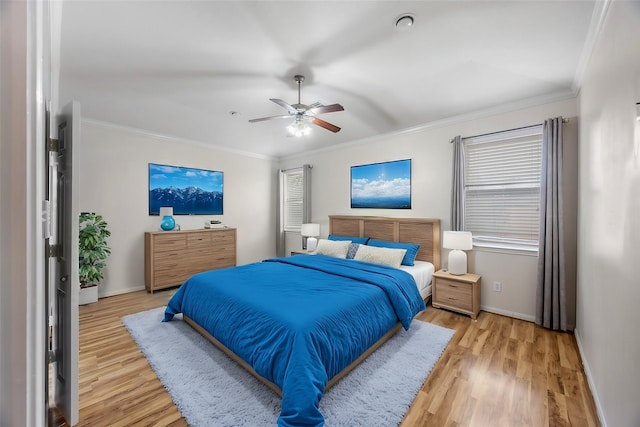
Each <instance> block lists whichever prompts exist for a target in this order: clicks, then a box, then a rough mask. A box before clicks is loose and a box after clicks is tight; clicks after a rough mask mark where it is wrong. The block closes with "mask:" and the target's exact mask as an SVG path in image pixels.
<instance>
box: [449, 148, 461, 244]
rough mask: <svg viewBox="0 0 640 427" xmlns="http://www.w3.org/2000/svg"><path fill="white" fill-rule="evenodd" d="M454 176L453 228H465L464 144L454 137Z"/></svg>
mask: <svg viewBox="0 0 640 427" xmlns="http://www.w3.org/2000/svg"><path fill="white" fill-rule="evenodd" d="M452 143H453V178H452V181H451V230H453V231H462V230H464V199H463V194H464V144H463V143H462V138H461V137H460V135H458V136H456V137H455V138H453V141H452Z"/></svg>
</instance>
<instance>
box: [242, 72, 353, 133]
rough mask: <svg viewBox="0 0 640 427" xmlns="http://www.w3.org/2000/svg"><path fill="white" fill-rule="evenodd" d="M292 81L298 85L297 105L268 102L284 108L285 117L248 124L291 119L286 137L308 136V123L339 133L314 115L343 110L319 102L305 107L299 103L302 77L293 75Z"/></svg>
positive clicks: (252, 121)
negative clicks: (285, 111)
mask: <svg viewBox="0 0 640 427" xmlns="http://www.w3.org/2000/svg"><path fill="white" fill-rule="evenodd" d="M293 78H294V80H295V81H296V83H297V84H298V103H297V104H293V105H290V104H287V103H286V102H284V101H283V100H281V99H277V98H270V99H269V100H270V101H273V102H275V103H276V104H278V105H279V106H281V107H283V108H285V109H286V110H287V113H288V114H286V115H282V116H270V117H262V118H259V119H251V120H249V122H250V123H255V122H262V121H265V120H272V119H288V118H293V119H294V121H293V123H291V125H289V126H288V127H287V135H288V136H303V135H307V134H309V131H310V130H311V128H310V127H309V126H308V123H312V124H314V125H316V126H320V127H322V128H325V129H327V130H330V131H331V132H339V131H340V128H339V127H338V126H336V125H334V124H332V123H329V122H326V121H324V120H322V119H319V118H318V117H316V114H322V113H332V112H334V111H343V110H344V108H343V107H342V105H340V104H331V105H322V104H321V103H320V102H315V103H313V104H311V105H305V104H301V103H300V86H301V85H302V82H303V81H304V76H302V75H299V74H298V75H295V76H294V77H293Z"/></svg>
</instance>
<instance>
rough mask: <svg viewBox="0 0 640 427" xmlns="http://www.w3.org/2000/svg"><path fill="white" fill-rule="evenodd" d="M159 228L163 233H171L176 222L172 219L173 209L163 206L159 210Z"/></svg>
mask: <svg viewBox="0 0 640 427" xmlns="http://www.w3.org/2000/svg"><path fill="white" fill-rule="evenodd" d="M160 218H162V220H161V221H162V222H161V223H160V228H162V229H163V230H164V231H171V230H173V229H174V227H175V226H176V220H175V219H173V207H170V206H165V207H161V208H160Z"/></svg>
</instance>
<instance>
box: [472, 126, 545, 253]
mask: <svg viewBox="0 0 640 427" xmlns="http://www.w3.org/2000/svg"><path fill="white" fill-rule="evenodd" d="M463 141H464V144H465V181H464V182H465V192H464V228H465V230H466V231H470V232H471V233H472V234H473V241H474V245H476V246H486V247H499V248H507V249H519V250H526V251H537V249H538V234H539V216H540V215H539V203H540V173H541V161H542V125H540V126H532V127H527V128H522V129H516V130H511V131H505V132H497V133H493V134H490V135H483V136H479V137H472V138H465V139H464V140H463Z"/></svg>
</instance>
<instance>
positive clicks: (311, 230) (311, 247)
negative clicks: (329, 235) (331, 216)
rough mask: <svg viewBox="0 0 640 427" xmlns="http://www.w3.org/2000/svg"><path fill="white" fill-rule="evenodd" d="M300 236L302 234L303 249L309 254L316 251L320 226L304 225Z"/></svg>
mask: <svg viewBox="0 0 640 427" xmlns="http://www.w3.org/2000/svg"><path fill="white" fill-rule="evenodd" d="M300 234H302V249H306V250H307V251H309V252H312V251H315V250H316V246H318V239H316V237H318V236H319V235H320V224H302V227H301V228H300Z"/></svg>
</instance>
